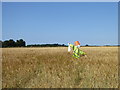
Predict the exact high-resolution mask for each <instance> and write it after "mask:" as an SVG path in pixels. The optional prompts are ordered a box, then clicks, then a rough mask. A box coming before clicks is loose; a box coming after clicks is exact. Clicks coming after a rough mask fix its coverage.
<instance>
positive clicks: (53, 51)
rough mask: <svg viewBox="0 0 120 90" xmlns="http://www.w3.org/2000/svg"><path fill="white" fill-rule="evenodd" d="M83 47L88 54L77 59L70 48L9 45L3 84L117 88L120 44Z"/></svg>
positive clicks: (27, 86) (30, 86)
mask: <svg viewBox="0 0 120 90" xmlns="http://www.w3.org/2000/svg"><path fill="white" fill-rule="evenodd" d="M81 49H82V50H83V51H85V52H86V53H87V57H84V56H83V57H81V58H79V59H75V58H73V57H72V53H67V48H5V49H3V65H2V67H3V72H2V75H3V87H4V88H5V87H9V88H10V87H14V88H15V87H21V88H24V87H26V88H70V87H71V88H91V87H96V88H98V87H101V88H108V87H109V88H110V87H111V88H112V87H113V88H115V87H117V86H118V66H117V65H118V64H117V63H118V51H117V50H118V49H117V47H82V48H81Z"/></svg>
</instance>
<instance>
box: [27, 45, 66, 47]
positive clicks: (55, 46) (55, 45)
mask: <svg viewBox="0 0 120 90" xmlns="http://www.w3.org/2000/svg"><path fill="white" fill-rule="evenodd" d="M27 47H67V46H66V45H65V44H33V45H27Z"/></svg>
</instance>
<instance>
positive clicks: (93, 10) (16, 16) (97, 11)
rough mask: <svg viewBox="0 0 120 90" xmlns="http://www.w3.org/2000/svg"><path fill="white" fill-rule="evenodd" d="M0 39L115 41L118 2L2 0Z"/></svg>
mask: <svg viewBox="0 0 120 90" xmlns="http://www.w3.org/2000/svg"><path fill="white" fill-rule="evenodd" d="M2 5H3V6H2V19H3V21H2V24H3V27H2V28H3V29H2V40H8V39H14V40H17V39H20V38H22V39H24V40H25V41H26V42H27V44H42V43H60V44H63V43H64V44H67V43H68V42H69V43H74V41H76V40H77V41H80V43H81V44H82V45H85V44H90V45H93V44H94V45H106V44H110V45H113V44H118V6H117V5H118V3H117V2H56V3H55V2H17V3H15V2H11V3H10V2H3V3H2Z"/></svg>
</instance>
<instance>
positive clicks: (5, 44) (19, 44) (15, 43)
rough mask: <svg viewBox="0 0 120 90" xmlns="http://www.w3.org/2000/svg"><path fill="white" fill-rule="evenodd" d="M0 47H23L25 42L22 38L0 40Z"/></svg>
mask: <svg viewBox="0 0 120 90" xmlns="http://www.w3.org/2000/svg"><path fill="white" fill-rule="evenodd" d="M0 44H2V45H1V46H2V47H25V46H26V42H25V41H24V40H23V39H19V40H16V41H14V40H13V39H10V40H5V41H0Z"/></svg>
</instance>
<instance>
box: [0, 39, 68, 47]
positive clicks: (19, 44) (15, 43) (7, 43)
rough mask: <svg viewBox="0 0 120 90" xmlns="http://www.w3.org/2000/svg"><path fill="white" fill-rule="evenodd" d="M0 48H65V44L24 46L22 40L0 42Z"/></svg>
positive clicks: (24, 43)
mask: <svg viewBox="0 0 120 90" xmlns="http://www.w3.org/2000/svg"><path fill="white" fill-rule="evenodd" d="M0 47H3V48H6V47H66V45H65V44H32V45H26V42H25V41H24V40H23V39H19V40H16V41H14V40H13V39H10V40H5V41H0Z"/></svg>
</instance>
